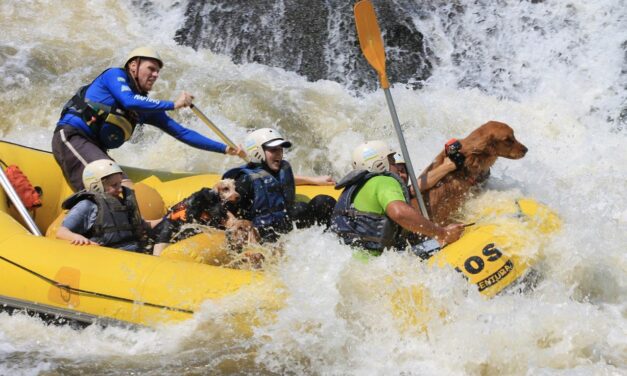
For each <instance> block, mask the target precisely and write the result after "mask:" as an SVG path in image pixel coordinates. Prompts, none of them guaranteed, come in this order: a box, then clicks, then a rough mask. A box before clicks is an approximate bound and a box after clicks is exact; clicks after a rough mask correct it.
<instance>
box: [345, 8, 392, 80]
mask: <svg viewBox="0 0 627 376" xmlns="http://www.w3.org/2000/svg"><path fill="white" fill-rule="evenodd" d="M354 10H355V25H356V26H357V35H358V37H359V45H360V46H361V51H362V53H363V54H364V56H365V57H366V60H368V63H369V64H370V65H371V66H372V67H373V68H374V69H375V70H376V71H377V73H379V80H380V81H381V87H382V88H384V89H387V88H389V87H390V82H389V81H388V78H387V75H386V73H385V49H384V48H383V38H381V30H380V29H379V24H378V23H377V15H376V14H375V13H374V8H373V6H372V3H371V2H370V0H361V1H358V2H357V3H356V4H355V8H354Z"/></svg>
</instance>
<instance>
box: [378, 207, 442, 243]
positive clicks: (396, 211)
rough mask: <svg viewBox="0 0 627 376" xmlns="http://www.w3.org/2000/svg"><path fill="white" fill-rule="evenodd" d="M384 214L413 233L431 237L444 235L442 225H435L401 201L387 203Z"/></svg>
mask: <svg viewBox="0 0 627 376" xmlns="http://www.w3.org/2000/svg"><path fill="white" fill-rule="evenodd" d="M386 214H387V216H388V217H390V219H391V220H393V221H394V222H396V223H397V224H398V225H399V226H401V227H402V228H404V229H406V230H407V231H410V232H413V233H419V234H422V235H426V236H429V237H433V238H441V237H443V236H444V235H445V230H444V228H443V227H440V226H438V225H436V224H435V223H433V222H431V221H429V220H428V219H426V218H425V217H423V216H422V214H420V212H419V211H418V210H416V209H414V208H412V207H411V206H409V205H408V204H406V203H404V202H402V201H395V202H391V203H390V204H388V207H387V208H386Z"/></svg>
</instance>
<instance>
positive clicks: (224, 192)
mask: <svg viewBox="0 0 627 376" xmlns="http://www.w3.org/2000/svg"><path fill="white" fill-rule="evenodd" d="M213 190H214V191H216V192H218V194H219V195H220V200H222V202H236V201H237V200H239V193H237V191H236V190H235V180H233V179H224V180H220V181H218V182H217V183H216V184H215V185H214V186H213Z"/></svg>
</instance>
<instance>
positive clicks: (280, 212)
mask: <svg viewBox="0 0 627 376" xmlns="http://www.w3.org/2000/svg"><path fill="white" fill-rule="evenodd" d="M291 146H292V143H291V142H290V141H287V140H285V139H284V138H283V136H281V134H280V133H279V132H278V131H277V130H275V129H271V128H262V129H258V130H255V131H254V132H252V133H250V134H249V135H248V136H247V137H246V140H245V143H244V148H245V150H246V152H247V154H248V156H249V158H250V160H251V162H250V163H249V164H247V165H243V166H240V167H237V168H234V169H231V170H229V171H227V172H226V173H225V174H224V176H223V177H222V178H223V179H226V178H231V179H235V186H236V189H237V192H238V193H239V195H240V200H239V201H238V203H237V204H236V205H231V208H230V210H231V211H232V212H233V213H236V215H237V216H238V217H240V218H243V219H247V220H250V221H252V223H253V226H254V227H255V228H256V229H257V230H258V231H259V234H260V236H261V238H262V240H263V241H275V240H276V239H277V238H278V236H279V235H280V234H281V233H286V232H288V231H289V230H291V229H292V228H293V223H295V224H296V227H298V228H303V227H308V226H311V225H313V224H315V223H318V224H322V225H328V223H329V220H330V217H331V212H332V210H333V207H334V206H335V199H334V198H333V197H331V196H327V195H318V196H316V197H314V198H313V199H312V200H311V201H310V202H309V203H303V202H297V201H296V187H295V186H296V185H301V184H303V185H304V184H310V185H332V184H335V182H334V181H333V179H332V178H331V177H330V176H314V177H308V176H294V173H293V172H292V167H291V165H290V164H289V162H288V161H286V160H285V159H284V158H283V152H284V148H289V147H291Z"/></svg>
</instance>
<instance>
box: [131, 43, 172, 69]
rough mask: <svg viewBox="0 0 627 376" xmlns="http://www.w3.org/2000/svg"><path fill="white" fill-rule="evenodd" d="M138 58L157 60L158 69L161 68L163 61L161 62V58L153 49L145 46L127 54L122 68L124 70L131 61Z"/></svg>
mask: <svg viewBox="0 0 627 376" xmlns="http://www.w3.org/2000/svg"><path fill="white" fill-rule="evenodd" d="M138 57H140V58H141V57H143V58H148V59H154V60H157V62H158V63H159V68H163V60H161V56H160V55H159V53H158V52H157V51H156V50H155V49H154V48H152V47H146V46H144V47H138V48H136V49H134V50H133V51H131V53H130V54H128V56H127V57H126V60H125V63H124V67H125V68H126V66H127V65H128V63H129V62H130V61H131V60H133V59H135V58H138Z"/></svg>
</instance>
